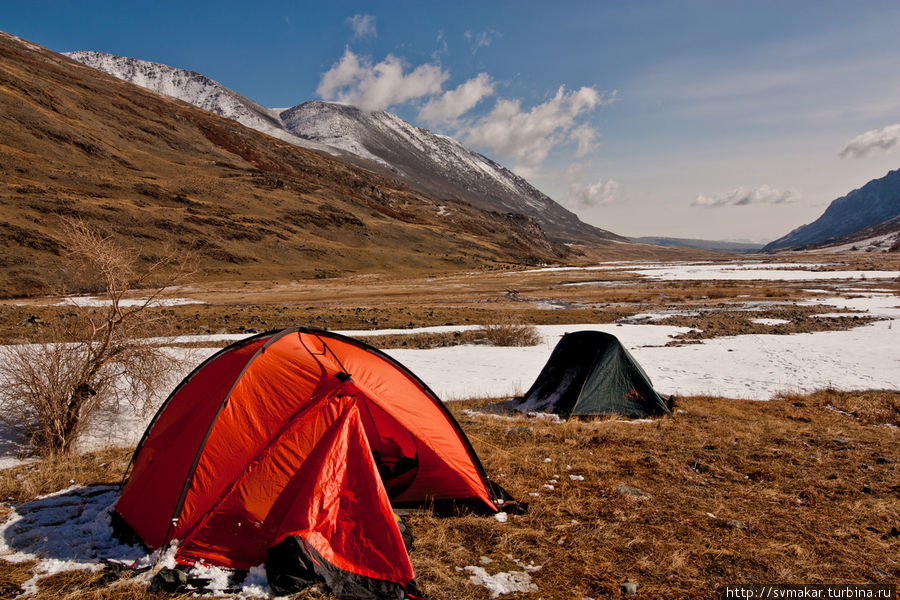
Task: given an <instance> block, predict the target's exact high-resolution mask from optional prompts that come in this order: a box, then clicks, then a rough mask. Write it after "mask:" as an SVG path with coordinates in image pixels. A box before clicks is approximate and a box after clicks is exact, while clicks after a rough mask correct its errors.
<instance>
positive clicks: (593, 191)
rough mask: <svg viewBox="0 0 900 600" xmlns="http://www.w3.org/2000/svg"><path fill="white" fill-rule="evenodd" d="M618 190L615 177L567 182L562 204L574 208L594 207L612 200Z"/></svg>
mask: <svg viewBox="0 0 900 600" xmlns="http://www.w3.org/2000/svg"><path fill="white" fill-rule="evenodd" d="M618 191H619V182H618V181H616V180H615V179H603V178H602V177H601V178H600V179H598V180H597V181H595V182H594V183H584V182H581V181H576V182H572V183H570V184H569V187H568V189H567V190H566V195H565V197H564V198H563V204H565V205H566V206H568V207H569V208H572V209H575V210H578V209H587V208H594V207H595V206H600V205H601V204H609V203H611V202H613V201H614V200H615V199H616V193H617V192H618Z"/></svg>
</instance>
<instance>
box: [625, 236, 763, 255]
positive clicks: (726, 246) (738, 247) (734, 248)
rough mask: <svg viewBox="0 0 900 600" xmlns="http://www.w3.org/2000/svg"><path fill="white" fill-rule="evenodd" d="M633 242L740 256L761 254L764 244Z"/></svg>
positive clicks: (680, 240) (667, 239)
mask: <svg viewBox="0 0 900 600" xmlns="http://www.w3.org/2000/svg"><path fill="white" fill-rule="evenodd" d="M629 239H630V240H631V241H632V242H637V243H639V244H653V245H654V246H674V247H676V248H697V249H699V250H711V251H714V252H735V253H738V254H744V253H750V252H759V251H760V250H762V247H763V244H751V243H749V242H728V241H717V240H695V239H689V238H670V237H633V238H629Z"/></svg>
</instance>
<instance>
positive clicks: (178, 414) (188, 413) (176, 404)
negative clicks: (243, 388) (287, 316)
mask: <svg viewBox="0 0 900 600" xmlns="http://www.w3.org/2000/svg"><path fill="white" fill-rule="evenodd" d="M265 342H266V339H260V340H258V341H255V342H253V343H251V344H248V345H245V346H242V347H238V348H234V349H232V350H229V351H227V352H224V353H222V354H221V355H219V356H217V357H215V358H214V359H213V360H212V361H211V362H209V363H206V365H205V366H204V367H203V368H201V369H200V370H199V371H197V372H196V373H195V374H194V376H193V378H191V379H190V381H188V382H187V383H186V384H184V385H182V386H181V387H180V388H179V389H178V390H176V392H175V394H174V396H173V397H172V398H171V399H169V401H168V402H167V404H166V406H165V409H164V410H163V412H162V414H160V416H159V418H158V419H157V421H156V423H155V424H154V425H153V428H152V429H151V430H150V433H149V435H148V436H147V439H146V440H144V445H143V446H142V447H141V449H140V452H139V453H138V456H137V458H136V459H135V462H134V466H133V468H132V471H131V475H130V476H129V478H128V484H127V485H126V486H125V487H124V488H123V489H122V494H121V495H120V496H119V500H118V501H117V502H116V507H115V510H116V512H117V513H119V515H121V516H122V517H123V518H124V519H125V521H127V522H128V523H129V524H130V525H131V527H132V528H133V529H134V531H135V533H137V534H138V536H139V537H140V538H141V539H142V540H143V541H144V543H145V544H147V545H148V546H150V547H151V548H158V547H159V546H161V545H163V544H164V543H166V542H167V541H168V540H165V539H164V538H165V535H166V531H167V530H168V528H169V524H170V522H171V519H172V513H173V511H174V510H175V505H176V503H177V502H178V498H179V496H180V495H181V490H182V487H183V486H184V482H185V478H186V477H187V476H188V471H189V470H190V468H191V464H192V463H193V461H194V457H195V456H196V454H197V450H198V449H199V447H200V443H201V442H202V441H203V436H204V435H205V434H206V430H207V429H208V428H209V424H210V423H211V422H212V420H213V418H214V417H215V415H216V412H217V411H218V410H219V407H220V406H221V404H222V401H223V400H224V398H225V395H226V394H227V393H228V390H230V389H231V386H232V385H233V384H234V382H235V380H236V379H237V377H238V375H239V374H240V372H241V371H242V370H243V368H244V366H245V365H246V364H247V362H248V361H249V360H250V358H251V357H252V356H253V354H254V353H256V351H257V350H258V349H259V348H260V347H261V346H262V345H263V344H264V343H265Z"/></svg>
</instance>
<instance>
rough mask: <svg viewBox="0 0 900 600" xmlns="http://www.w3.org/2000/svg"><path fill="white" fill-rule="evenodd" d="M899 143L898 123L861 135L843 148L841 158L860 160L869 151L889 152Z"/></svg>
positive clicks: (899, 125) (899, 130)
mask: <svg viewBox="0 0 900 600" xmlns="http://www.w3.org/2000/svg"><path fill="white" fill-rule="evenodd" d="M898 142H900V123H898V124H896V125H888V126H887V127H883V128H881V129H872V130H870V131H867V132H865V133H862V134H860V135H858V136H856V137H855V138H853V139H852V140H850V141H849V142H847V145H846V146H844V149H843V150H841V158H860V157H863V156H865V155H866V154H868V153H869V152H870V151H872V150H875V149H878V150H889V149H891V148H893V147H894V146H896V145H897V143H898Z"/></svg>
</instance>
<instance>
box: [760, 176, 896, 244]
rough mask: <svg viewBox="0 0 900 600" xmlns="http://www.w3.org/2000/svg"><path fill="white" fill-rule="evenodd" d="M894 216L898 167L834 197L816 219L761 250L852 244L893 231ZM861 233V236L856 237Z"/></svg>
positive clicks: (894, 226) (894, 227)
mask: <svg viewBox="0 0 900 600" xmlns="http://www.w3.org/2000/svg"><path fill="white" fill-rule="evenodd" d="M898 216H900V169H897V170H895V171H890V172H889V173H888V174H887V175H885V176H884V177H881V178H879V179H873V180H872V181H870V182H869V183H867V184H866V185H864V186H862V187H861V188H859V189H856V190H853V191H852V192H850V193H849V194H847V195H846V196H842V197H840V198H838V199H836V200H834V201H833V202H832V203H831V204H830V205H829V206H828V208H827V209H825V212H824V213H823V214H822V216H820V217H819V218H818V219H816V220H815V221H813V222H812V223H809V224H807V225H803V226H802V227H798V228H797V229H794V230H793V231H791V232H790V233H789V234H787V235H786V236H784V237H781V238H779V239H777V240H775V241H773V242H770V243H769V244H767V245H766V246H765V247H764V248H763V250H764V251H767V252H768V251H777V250H783V249H787V248H791V249H797V248H806V247H818V248H821V247H823V246H844V245H847V244H850V245H851V246H852V245H853V244H854V243H855V242H859V241H860V240H861V239H867V238H868V237H872V236H869V235H868V233H872V232H880V233H877V234H876V233H873V235H886V234H887V233H888V232H889V231H890V230H891V229H892V228H893V229H894V230H896V218H897V217H898ZM892 222H893V223H894V225H892V224H891V223H892ZM861 232H862V235H863V236H864V237H863V238H860V237H859V234H860V233H861ZM890 246H891V244H888V247H890Z"/></svg>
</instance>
